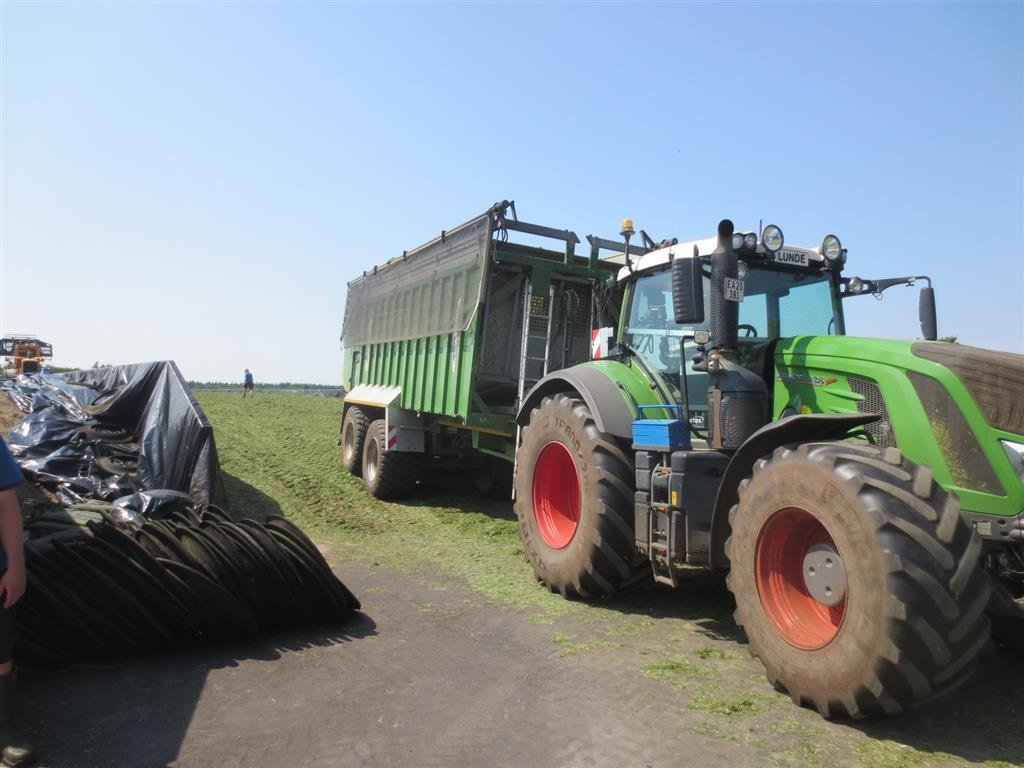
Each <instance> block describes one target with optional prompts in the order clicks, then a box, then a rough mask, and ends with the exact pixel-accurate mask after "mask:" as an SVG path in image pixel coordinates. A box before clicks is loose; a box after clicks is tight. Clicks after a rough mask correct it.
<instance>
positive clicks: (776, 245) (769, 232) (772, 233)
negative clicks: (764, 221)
mask: <svg viewBox="0 0 1024 768" xmlns="http://www.w3.org/2000/svg"><path fill="white" fill-rule="evenodd" d="M783 242H784V240H783V238H782V230H781V229H779V228H778V227H777V226H775V225H774V224H769V225H768V226H767V227H765V228H764V229H762V230H761V243H762V244H763V245H764V249H765V250H766V251H768V252H769V253H775V252H776V251H778V250H779V249H780V248H781V247H782V243H783Z"/></svg>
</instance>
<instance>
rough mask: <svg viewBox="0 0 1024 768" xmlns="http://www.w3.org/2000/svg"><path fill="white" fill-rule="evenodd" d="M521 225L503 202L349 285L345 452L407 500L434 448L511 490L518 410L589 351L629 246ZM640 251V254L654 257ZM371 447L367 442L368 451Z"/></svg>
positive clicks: (491, 485) (368, 480)
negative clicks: (620, 253) (584, 248)
mask: <svg viewBox="0 0 1024 768" xmlns="http://www.w3.org/2000/svg"><path fill="white" fill-rule="evenodd" d="M590 240H591V248H590V253H589V254H587V255H586V256H581V255H577V253H576V248H577V246H578V245H579V244H580V240H579V238H578V237H577V236H576V234H575V233H574V232H572V231H570V230H568V229H557V228H553V227H547V226H541V225H537V224H531V223H528V222H525V221H520V220H519V219H518V217H517V215H516V210H515V204H514V203H511V202H508V201H503V202H501V203H497V204H495V205H494V206H492V207H491V208H489V209H488V210H487V211H485V212H484V213H483V214H481V215H479V216H476V217H475V218H473V219H470V220H469V221H467V222H465V223H464V224H461V225H459V226H457V227H454V228H453V229H450V230H445V231H442V232H441V234H440V235H439V236H437V237H435V238H434V239H432V240H430V241H429V242H427V243H426V244H424V245H422V246H420V247H419V248H416V249H414V250H411V251H406V252H403V253H402V254H401V255H400V256H397V257H395V258H393V259H391V260H390V261H388V262H387V263H385V264H383V265H381V266H378V267H374V268H373V269H372V270H368V271H367V272H365V273H364V274H363V275H361V276H360V277H358V278H356V279H355V280H353V281H351V282H350V283H349V284H348V298H347V301H346V304H345V320H344V326H343V329H342V336H341V342H342V348H343V364H342V365H343V367H342V386H343V387H344V390H345V395H344V403H345V406H344V415H343V418H342V428H341V439H340V443H341V453H342V462H343V463H344V464H345V466H346V467H347V468H348V469H349V470H350V471H351V472H353V473H354V474H357V475H361V476H362V477H363V481H364V483H365V484H366V487H367V489H368V490H370V492H371V493H373V494H374V495H376V496H378V497H381V498H398V497H401V496H403V495H406V494H408V493H409V492H411V491H412V489H413V488H414V486H415V483H416V479H417V475H418V471H419V469H420V468H421V467H422V466H423V459H424V457H430V458H433V459H438V460H448V461H450V462H451V461H456V462H458V463H459V465H461V466H462V467H464V468H466V469H469V470H471V471H472V472H473V476H474V479H475V481H476V483H477V485H478V487H480V488H481V490H484V489H486V490H493V491H495V492H504V491H505V490H506V489H508V488H510V483H511V461H512V460H513V458H514V454H515V436H516V422H515V415H516V412H517V410H518V406H519V403H520V402H521V400H522V398H523V395H524V394H525V393H526V392H528V391H529V390H530V389H531V388H532V387H533V385H534V384H536V383H537V382H538V381H539V380H541V379H542V378H543V377H544V376H545V375H547V374H548V373H550V372H551V371H554V370H558V369H562V368H567V367H570V366H572V365H576V364H578V363H581V362H583V361H585V360H588V359H590V344H591V328H593V327H595V326H597V325H600V322H598V321H599V320H600V319H601V316H602V314H607V312H608V307H607V306H606V299H607V297H606V295H605V292H604V288H605V284H606V283H607V281H608V279H609V278H610V277H611V276H613V274H614V272H615V271H616V270H617V269H618V265H616V264H614V263H611V262H610V261H608V260H603V259H601V258H600V256H601V255H602V249H603V248H611V249H612V250H616V249H618V250H624V249H625V246H624V245H623V244H617V243H609V242H607V241H603V240H600V239H599V238H590ZM646 252H647V249H646V248H642V247H635V248H632V249H631V253H637V254H640V253H646ZM364 447H365V450H364Z"/></svg>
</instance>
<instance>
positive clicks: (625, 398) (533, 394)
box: [516, 361, 637, 441]
mask: <svg viewBox="0 0 1024 768" xmlns="http://www.w3.org/2000/svg"><path fill="white" fill-rule="evenodd" d="M610 365H616V366H621V367H622V368H626V367H627V366H625V365H624V364H622V363H617V362H614V361H601V363H593V362H591V363H581V364H580V365H575V366H573V367H572V368H565V369H563V370H560V371H554V372H553V373H549V374H548V375H547V376H546V377H544V378H543V379H541V380H540V381H538V382H537V383H536V384H535V385H534V386H533V389H531V390H530V391H529V392H528V393H527V395H526V397H524V398H523V404H522V405H521V406H520V408H519V412H518V413H517V414H516V424H518V425H519V426H524V425H525V424H526V423H527V421H529V418H530V411H531V410H533V409H534V408H536V407H537V406H538V405H539V404H540V401H541V400H542V399H543V398H544V397H545V396H546V395H550V394H553V393H555V392H566V391H568V390H575V391H576V392H577V393H579V396H580V397H582V398H583V400H584V402H585V403H586V404H587V407H588V408H590V413H591V414H592V415H593V417H594V423H595V424H596V425H597V428H598V429H599V430H600V431H602V432H604V433H605V434H609V435H613V436H615V437H618V438H621V439H623V440H630V441H632V438H633V420H634V419H635V418H636V402H637V401H636V399H635V397H634V396H633V394H632V393H631V392H630V390H629V388H628V387H627V385H626V383H625V382H624V381H622V380H620V381H616V380H615V379H614V378H612V375H610V374H611V371H608V372H606V371H605V370H604V369H605V368H607V367H608V366H610ZM616 378H621V377H616Z"/></svg>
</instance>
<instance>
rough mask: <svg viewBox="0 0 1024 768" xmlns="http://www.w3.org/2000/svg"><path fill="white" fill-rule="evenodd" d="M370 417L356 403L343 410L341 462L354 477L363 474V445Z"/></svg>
mask: <svg viewBox="0 0 1024 768" xmlns="http://www.w3.org/2000/svg"><path fill="white" fill-rule="evenodd" d="M369 426H370V418H369V417H368V416H367V415H366V414H365V413H364V412H363V409H362V408H360V407H359V406H358V405H353V406H350V407H349V408H348V410H346V411H345V417H344V418H343V419H342V420H341V464H342V466H343V467H345V469H347V470H348V471H349V472H351V473H352V474H353V475H355V476H356V477H360V476H361V475H362V474H363V445H364V444H365V442H366V430H367V429H368V428H369Z"/></svg>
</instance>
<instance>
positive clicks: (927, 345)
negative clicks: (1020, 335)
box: [912, 341, 1024, 435]
mask: <svg viewBox="0 0 1024 768" xmlns="http://www.w3.org/2000/svg"><path fill="white" fill-rule="evenodd" d="M912 350H913V353H914V354H915V355H916V356H917V357H922V358H924V359H925V360H931V361H932V362H933V363H938V364H939V365H943V366H945V367H946V368H948V369H949V370H950V371H952V372H953V373H954V374H955V375H956V377H957V378H958V379H960V381H961V382H963V385H964V386H965V387H967V389H968V391H969V392H970V393H971V396H972V397H973V398H974V401H975V402H976V403H977V404H978V407H979V408H981V410H982V412H983V413H984V414H985V420H986V421H987V422H988V423H989V425H990V426H992V427H995V428H996V429H1001V430H1004V431H1006V432H1013V433H1014V434H1017V435H1022V434H1024V355H1015V354H1013V353H1012V352H994V351H991V350H988V349H978V348H977V347H967V346H964V345H962V344H946V343H943V342H938V341H922V342H918V343H916V344H914V345H913V347H912Z"/></svg>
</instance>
